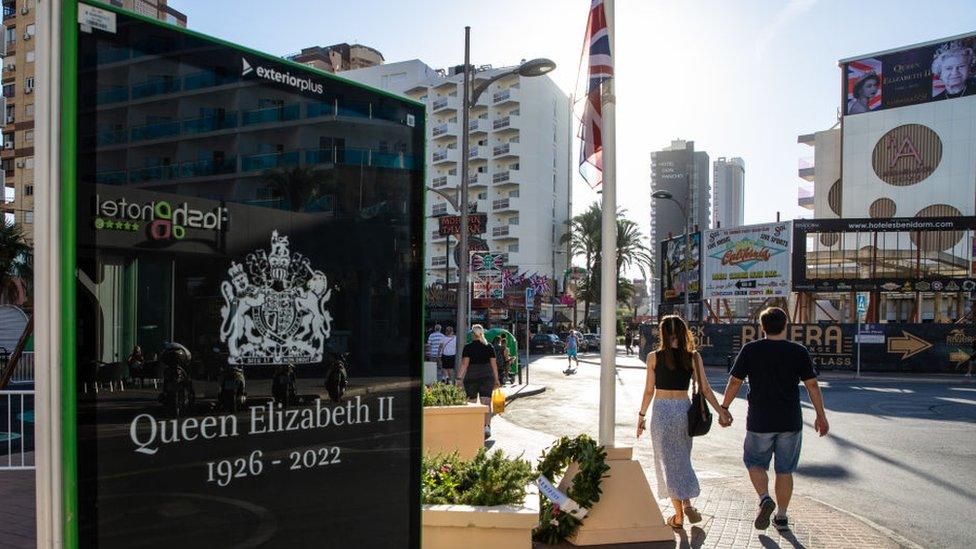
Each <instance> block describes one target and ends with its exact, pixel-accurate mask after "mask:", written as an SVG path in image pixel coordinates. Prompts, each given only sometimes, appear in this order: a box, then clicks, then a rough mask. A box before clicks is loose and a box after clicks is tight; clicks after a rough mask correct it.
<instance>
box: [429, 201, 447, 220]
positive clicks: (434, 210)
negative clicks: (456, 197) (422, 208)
mask: <svg viewBox="0 0 976 549" xmlns="http://www.w3.org/2000/svg"><path fill="white" fill-rule="evenodd" d="M430 215H431V216H433V217H438V216H441V215H447V203H441V204H434V205H433V207H431V209H430Z"/></svg>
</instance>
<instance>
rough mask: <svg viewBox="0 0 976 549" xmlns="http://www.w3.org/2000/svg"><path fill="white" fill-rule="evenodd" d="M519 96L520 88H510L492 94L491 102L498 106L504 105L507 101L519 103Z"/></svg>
mask: <svg viewBox="0 0 976 549" xmlns="http://www.w3.org/2000/svg"><path fill="white" fill-rule="evenodd" d="M519 97H520V94H519V89H518V88H508V89H507V90H502V91H497V92H495V93H493V94H492V95H491V104H492V105H495V106H498V105H504V104H505V103H518V101H519Z"/></svg>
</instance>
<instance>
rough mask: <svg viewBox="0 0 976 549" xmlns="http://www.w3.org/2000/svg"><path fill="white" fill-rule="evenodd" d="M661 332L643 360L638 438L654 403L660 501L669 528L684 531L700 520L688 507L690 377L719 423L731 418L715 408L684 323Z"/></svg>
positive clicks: (693, 480)
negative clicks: (666, 502)
mask: <svg viewBox="0 0 976 549" xmlns="http://www.w3.org/2000/svg"><path fill="white" fill-rule="evenodd" d="M660 329H661V332H660V333H661V340H660V343H659V345H658V348H657V350H656V351H655V352H653V353H648V355H647V380H646V382H645V384H644V400H643V401H642V402H641V407H640V411H638V412H637V436H638V437H640V436H641V434H643V432H644V430H645V429H646V424H645V416H646V414H647V408H648V406H650V405H651V401H652V400H653V403H654V406H653V408H652V410H653V413H652V414H651V447H652V448H653V450H654V471H655V473H656V475H657V486H658V492H659V495H660V496H661V497H668V498H671V503H672V505H674V514H673V515H671V516H670V517H669V518H668V525H669V526H671V527H672V528H676V529H680V528H683V527H684V519H685V517H688V521H689V522H691V523H692V524H695V523H697V522H701V519H702V518H701V513H699V512H698V510H697V509H696V508H695V506H694V505H692V502H691V500H692V499H693V498H696V497H698V495H699V493H700V491H701V488H700V486H699V484H698V476H697V475H696V474H695V469H694V468H693V467H692V465H691V436H690V435H689V433H688V409H689V407H690V406H691V401H690V399H689V397H688V389H689V388H690V386H691V379H692V377H695V379H698V380H700V382H699V386H700V390H701V394H702V396H704V397H705V400H707V401H708V403H709V404H711V406H712V408H713V409H714V410H715V412H716V413H717V414H718V415H719V418H720V420H721V421H731V416H729V413H728V411H727V410H725V409H723V408H721V407H720V406H719V404H718V400H717V399H716V398H715V394H714V393H712V388H711V386H709V384H708V378H707V377H705V369H704V366H703V364H702V359H701V355H700V354H698V352H697V351H696V350H695V340H694V338H693V337H692V335H691V333H690V332H689V331H688V325H687V324H685V321H684V320H682V319H681V318H680V317H678V316H676V315H668V316H665V317H664V318H662V319H661V323H660Z"/></svg>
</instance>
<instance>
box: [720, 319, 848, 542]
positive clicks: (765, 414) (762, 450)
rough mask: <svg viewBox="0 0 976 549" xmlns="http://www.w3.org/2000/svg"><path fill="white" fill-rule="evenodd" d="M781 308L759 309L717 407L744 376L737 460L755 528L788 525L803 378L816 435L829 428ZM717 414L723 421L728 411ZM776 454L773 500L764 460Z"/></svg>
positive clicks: (802, 350) (809, 367) (808, 363)
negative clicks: (754, 502) (754, 335)
mask: <svg viewBox="0 0 976 549" xmlns="http://www.w3.org/2000/svg"><path fill="white" fill-rule="evenodd" d="M786 322H787V316H786V311H784V310H783V309H780V308H779V307H770V308H768V309H766V310H765V311H763V312H762V314H760V315H759V323H760V324H761V325H762V331H763V334H764V335H765V336H766V337H765V338H763V339H759V340H756V341H753V342H751V343H747V344H746V345H744V346H743V347H742V350H741V351H739V356H738V358H736V359H735V365H733V366H732V372H731V375H730V377H729V384H728V386H726V388H725V400H724V401H723V402H722V408H724V409H725V410H726V411H727V410H728V409H729V405H730V404H732V401H733V400H735V397H736V395H737V394H738V393H739V389H740V388H741V387H742V382H743V381H744V380H746V379H748V380H749V398H748V400H749V411H748V415H747V416H746V440H745V443H744V444H743V457H742V461H743V462H744V463H745V466H746V469H748V470H749V479H750V480H752V485H753V487H754V488H755V489H756V493H757V494H758V495H759V511H758V513H757V514H756V521H755V523H754V525H755V527H756V529H757V530H765V529H766V528H768V527H769V522H770V520H769V519H770V516H771V515H772V514H773V510H775V511H776V516H775V517H773V521H772V522H773V526H775V527H776V529H777V530H779V531H781V532H783V531H786V530H789V529H790V526H789V519H788V518H787V516H786V510H787V507H788V506H789V504H790V498H791V497H792V496H793V472H794V471H795V470H796V466H797V463H799V461H800V441H801V439H802V435H803V431H802V429H803V413H802V410H801V408H800V388H799V385H800V383H801V382H802V383H803V385H804V386H805V387H806V389H807V394H809V395H810V403H811V404H813V408H814V410H816V413H817V417H816V419H815V420H814V422H813V428H814V430H815V431H817V434H819V435H820V436H825V435H826V434H827V432H828V431H829V430H830V426H829V425H828V423H827V416H826V413H825V412H824V405H823V395H822V394H821V392H820V386H819V385H818V384H817V375H816V373H815V371H814V368H813V361H812V360H811V359H810V353H809V351H807V348H806V347H804V346H803V345H800V344H798V343H793V342H792V341H789V340H787V339H786ZM724 419H725V421H723V420H722V419H720V420H719V424H721V425H722V426H723V427H728V426H729V425H731V424H732V421H731V416H727V417H726V418H724ZM774 456H775V458H776V461H775V465H774V467H773V469H774V470H775V471H776V494H775V495H776V500H775V501H774V500H773V498H772V497H770V495H769V474H768V473H767V470H768V469H769V463H770V461H772V460H773V457H774Z"/></svg>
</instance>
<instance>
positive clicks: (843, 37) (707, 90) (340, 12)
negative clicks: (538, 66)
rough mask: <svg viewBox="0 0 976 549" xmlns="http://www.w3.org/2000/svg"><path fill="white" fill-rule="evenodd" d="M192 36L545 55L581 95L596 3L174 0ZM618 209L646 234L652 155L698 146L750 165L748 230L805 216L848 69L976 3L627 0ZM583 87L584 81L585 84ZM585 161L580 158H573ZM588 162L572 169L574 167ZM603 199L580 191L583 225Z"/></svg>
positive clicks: (960, 21)
mask: <svg viewBox="0 0 976 549" xmlns="http://www.w3.org/2000/svg"><path fill="white" fill-rule="evenodd" d="M169 4H170V5H171V6H172V7H174V8H176V9H178V10H180V11H182V12H184V13H186V14H187V16H188V19H189V25H188V26H189V27H190V28H192V29H194V30H197V31H200V32H203V33H206V34H210V35H214V36H217V37H220V38H224V39H227V40H230V41H232V42H235V43H238V44H242V45H246V46H249V47H252V48H255V49H258V50H261V51H266V52H269V53H272V54H278V55H285V54H288V53H294V52H298V51H299V50H301V49H302V48H303V47H308V46H313V45H320V46H326V45H329V44H334V43H340V42H349V43H354V42H358V43H361V44H364V45H368V46H371V47H374V48H376V49H378V50H380V51H381V52H382V53H383V55H384V57H385V58H386V60H387V62H393V61H403V60H408V59H420V60H422V61H424V62H425V63H427V64H428V65H430V66H431V67H434V68H442V67H447V66H450V65H457V64H461V63H462V62H463V53H464V50H463V46H464V26H465V25H470V26H471V42H472V45H471V52H472V53H471V61H472V63H473V64H475V65H482V64H491V65H494V66H506V65H514V64H517V63H519V62H520V61H521V60H522V59H532V58H535V57H548V58H550V59H552V60H554V61H555V62H556V64H557V69H556V70H555V71H554V72H553V73H552V74H551V77H552V78H553V79H554V80H555V81H556V83H557V84H558V85H559V86H560V87H561V88H562V89H563V90H564V91H565V92H566V93H567V95H568V94H570V93H572V92H573V90H574V87H575V85H576V83H577V74H578V69H579V62H580V54H581V52H582V46H583V33H584V27H585V24H586V16H587V12H588V9H589V1H588V0H492V1H490V2H485V1H483V0H477V1H475V0H453V1H449V0H439V1H429V0H411V1H409V2H403V1H391V0H384V1H380V0H357V1H356V2H348V1H344V2H323V1H321V0H275V1H274V2H267V1H266V0H262V1H256V0H203V1H201V0H170V2H169ZM615 17H616V24H615V40H616V44H615V50H616V51H615V52H614V56H615V61H614V62H615V73H616V97H617V172H618V175H617V195H618V196H617V200H618V204H620V205H622V206H623V207H625V208H626V209H627V216H628V217H630V218H632V219H633V220H635V221H637V222H638V223H639V224H640V226H641V227H642V228H643V231H644V234H645V235H646V234H647V233H648V229H649V225H650V219H649V216H650V200H651V199H650V152H651V151H654V150H659V149H661V148H663V147H666V146H668V145H669V144H670V142H671V140H672V139H678V138H681V139H687V140H694V141H695V148H696V150H703V151H706V152H708V154H709V156H710V158H711V159H712V160H713V161H714V160H715V159H716V158H718V157H721V156H724V157H736V156H738V157H742V158H743V159H744V160H745V166H746V179H745V181H746V198H745V221H746V223H761V222H766V221H773V220H775V218H776V212H777V211H779V212H781V213H782V217H783V219H791V218H793V217H795V216H797V215H800V214H803V213H807V215H809V213H808V212H807V210H802V209H800V208H799V207H798V206H796V198H797V185H798V184H799V183H800V182H801V180H800V179H799V178H798V177H797V166H798V161H799V159H800V158H803V157H812V155H813V149H812V148H810V147H808V146H806V145H798V144H797V142H796V138H797V136H798V135H800V134H805V133H811V132H814V131H818V130H823V129H827V128H829V127H830V126H832V125H833V124H834V123H835V122H836V116H837V109H838V107H839V103H840V86H841V73H840V69H839V68H838V66H837V61H838V60H839V59H842V58H846V57H852V56H858V55H861V54H868V53H873V52H876V51H880V50H886V49H890V48H897V47H901V46H906V45H910V44H915V43H918V42H924V41H928V40H933V39H936V38H941V37H945V36H951V35H956V34H962V33H965V32H971V31H974V30H976V9H973V3H972V0H946V1H942V2H931V1H930V2H919V1H918V0H889V1H885V2H858V3H853V2H849V1H842V0H829V1H828V0H783V1H773V0H736V1H734V2H729V1H726V0H617V1H616V16H615ZM582 78H585V74H584V75H583V76H582ZM572 154H573V157H574V158H576V157H578V154H579V151H578V144H574V146H573V152H572ZM574 164H575V160H574ZM598 198H599V196H598V195H597V194H596V192H594V191H593V190H592V189H590V188H589V186H587V185H586V184H585V183H584V182H583V181H582V179H581V178H579V177H578V174H577V180H576V181H575V182H574V187H573V202H574V204H573V209H574V211H577V212H579V211H582V210H585V209H586V208H587V207H588V206H589V204H590V203H592V202H593V201H594V200H597V199H598Z"/></svg>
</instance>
